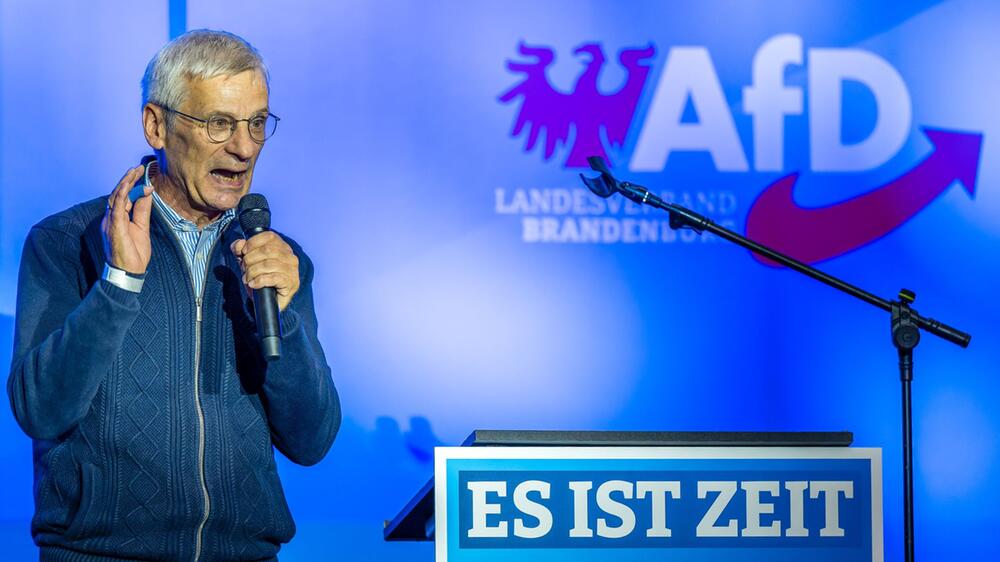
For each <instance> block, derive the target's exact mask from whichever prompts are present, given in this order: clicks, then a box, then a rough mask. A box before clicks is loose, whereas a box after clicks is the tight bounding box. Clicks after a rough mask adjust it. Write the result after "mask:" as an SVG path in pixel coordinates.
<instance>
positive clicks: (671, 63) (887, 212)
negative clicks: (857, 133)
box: [499, 34, 982, 263]
mask: <svg viewBox="0 0 1000 562" xmlns="http://www.w3.org/2000/svg"><path fill="white" fill-rule="evenodd" d="M519 52H520V54H521V56H522V58H523V59H528V60H510V61H508V63H507V68H508V69H509V70H510V71H512V72H514V73H516V74H519V75H522V76H523V78H522V80H521V81H520V82H519V83H517V84H516V85H514V86H513V87H512V88H511V89H509V90H508V91H506V92H504V93H503V94H502V95H501V96H500V98H499V99H500V101H501V102H503V103H513V102H515V101H520V109H519V112H518V114H517V117H516V120H515V123H514V127H513V130H512V132H511V136H513V137H518V136H523V135H526V136H527V140H526V144H525V148H524V150H525V151H526V152H529V151H532V150H534V149H535V148H536V146H537V145H538V143H539V139H541V138H544V147H543V156H544V158H545V160H550V159H551V158H553V157H554V156H555V155H556V152H557V149H559V148H564V147H565V146H566V145H567V144H570V146H569V149H568V155H567V156H566V159H565V162H564V166H565V167H567V168H580V167H586V165H587V164H586V160H585V158H586V156H589V155H594V154H596V155H601V156H604V157H605V159H607V160H608V161H609V162H611V163H612V164H618V165H621V164H622V163H623V162H625V161H627V167H628V169H629V170H630V171H633V172H662V171H663V170H664V168H665V167H666V163H667V159H668V157H669V156H670V154H671V153H672V152H675V151H688V152H690V151H700V152H704V153H707V154H708V155H709V156H710V157H711V160H712V162H713V164H714V167H715V169H716V170H718V171H720V172H752V171H753V172H781V171H787V170H786V167H785V162H784V154H785V145H786V139H785V134H784V133H785V119H786V117H789V116H797V115H806V117H807V119H808V156H809V171H812V172H864V171H868V170H872V169H875V168H878V167H879V166H881V165H883V164H885V163H886V162H888V161H889V160H890V159H891V158H892V157H893V156H895V155H896V154H897V153H898V152H899V151H900V149H901V148H902V147H903V145H904V144H905V142H906V141H907V139H908V137H909V135H910V130H911V126H912V105H911V100H910V94H909V91H908V89H907V86H906V83H905V82H904V80H903V78H902V77H901V76H900V74H899V72H898V71H897V70H896V69H895V68H893V66H892V65H891V64H889V63H888V62H887V61H886V60H885V59H883V58H881V57H879V56H878V55H875V54H873V53H871V52H868V51H864V50H860V49H828V48H824V49H820V48H810V49H808V51H807V53H806V50H805V49H804V48H803V42H802V38H801V37H799V36H797V35H792V34H783V35H778V36H775V37H772V38H771V39H769V40H767V41H766V42H764V44H762V45H761V46H760V48H759V49H758V50H757V52H756V53H755V54H754V56H753V60H752V63H751V64H752V66H751V79H752V83H751V84H749V85H746V86H745V87H743V88H742V104H741V106H738V108H737V109H736V110H737V111H738V110H742V112H743V113H744V114H745V115H748V116H749V117H750V119H751V123H752V127H753V130H752V142H753V146H752V154H753V161H752V163H751V162H750V161H749V160H748V158H747V151H746V150H745V149H744V146H743V144H742V142H741V140H740V137H739V134H738V133H737V129H736V125H735V122H734V119H733V114H732V113H731V110H730V106H729V103H728V102H727V100H726V97H725V94H724V93H723V88H722V85H721V83H720V81H719V77H718V74H717V72H716V71H715V67H714V65H713V63H712V59H711V56H710V54H709V51H708V49H706V48H705V47H673V48H671V49H670V50H669V52H668V53H667V58H666V60H665V63H664V64H663V68H662V71H661V73H660V76H659V79H658V81H657V82H656V84H655V86H654V89H653V91H652V93H651V96H649V100H650V101H649V104H648V107H647V109H646V112H645V116H644V118H643V120H642V122H641V123H640V124H639V130H638V131H637V135H636V137H635V138H636V142H635V147H634V149H633V150H632V153H631V155H624V154H621V152H622V147H623V145H624V143H625V141H626V139H627V138H628V135H629V131H630V130H631V128H632V127H633V126H634V125H635V124H636V123H635V120H636V113H637V108H638V105H639V100H640V98H641V97H642V96H643V93H644V90H645V88H646V86H647V84H651V83H652V82H650V81H649V75H650V70H651V65H652V61H653V59H654V57H655V55H656V50H655V47H654V46H653V45H649V46H646V47H643V48H634V49H625V50H623V51H622V52H621V53H620V54H619V57H618V61H619V63H620V64H621V65H622V67H623V69H624V70H625V73H626V76H627V78H626V80H625V84H624V85H623V86H622V87H621V88H620V89H619V90H618V91H615V92H602V91H600V90H599V88H598V78H599V76H600V73H601V70H602V68H603V67H604V65H605V63H606V58H605V55H604V53H603V50H602V48H601V46H600V44H597V43H589V44H585V45H583V46H581V47H579V48H578V49H576V50H575V51H574V54H576V55H583V56H584V57H585V58H586V59H587V60H586V61H585V67H584V70H583V71H582V72H581V74H580V75H579V77H578V78H577V80H576V83H575V85H574V87H573V90H572V91H571V92H569V93H564V92H561V91H559V90H557V89H556V88H555V87H553V86H552V84H551V83H550V82H549V81H548V78H547V76H546V69H547V68H548V67H549V66H550V65H551V64H552V63H553V61H554V60H555V55H554V53H553V51H552V49H549V48H546V47H529V46H527V45H525V44H523V43H522V44H521V45H520V46H519ZM805 54H808V64H805V60H806V59H805V57H804V55H805ZM792 66H800V67H803V68H804V69H805V73H806V74H805V78H806V79H805V82H806V88H808V93H809V103H808V108H807V107H806V104H805V103H804V97H805V96H804V92H803V89H802V88H800V87H796V86H791V85H788V84H786V83H785V73H786V70H787V69H788V68H789V67H792ZM846 82H854V83H857V84H860V85H862V86H863V87H864V88H865V89H867V91H868V92H869V93H870V94H871V97H872V99H873V100H874V103H875V108H876V118H875V124H874V127H873V128H872V129H871V131H870V132H869V133H868V134H867V136H866V137H865V138H863V139H860V140H852V142H845V141H844V139H843V138H842V135H841V131H842V126H843V120H844V114H843V105H844V104H843V99H842V94H843V89H844V84H845V83H846ZM689 106H690V108H692V109H693V110H694V113H695V114H696V115H697V118H696V120H694V121H692V120H691V119H690V117H689V116H687V115H686V109H687V108H688V107H689ZM923 132H924V134H926V136H927V138H928V139H929V140H930V142H931V143H932V144H933V146H934V149H933V150H932V151H931V153H930V154H928V155H927V156H926V157H925V158H924V159H923V160H922V161H921V162H918V163H917V164H915V165H914V167H913V168H912V169H910V170H908V171H906V172H904V173H903V174H902V175H900V176H899V177H898V178H896V179H894V180H892V181H890V182H888V183H886V184H884V185H881V186H877V187H875V188H873V189H872V190H871V191H869V192H868V193H865V194H862V195H860V196H857V197H854V198H852V199H849V200H847V201H840V202H835V203H832V204H830V205H827V206H824V207H818V208H803V207H801V206H799V205H798V204H796V203H795V200H794V197H793V195H794V193H793V192H794V187H795V184H796V182H797V180H798V179H799V177H800V172H797V171H796V172H792V173H790V174H788V175H786V176H785V177H782V178H780V179H779V180H777V181H775V182H774V183H772V184H771V185H769V186H767V187H766V188H765V189H764V190H763V192H762V193H761V194H760V195H759V197H758V198H757V200H756V201H755V202H754V204H753V205H752V206H751V208H750V212H749V214H748V215H747V217H746V230H747V234H748V235H749V236H750V237H751V238H754V239H756V240H758V241H760V242H762V243H764V244H767V245H770V246H773V247H776V248H777V249H779V250H781V251H784V252H786V253H789V254H791V255H793V256H795V257H797V258H798V259H800V260H802V261H806V262H809V263H814V262H817V261H821V260H824V259H828V258H831V257H834V256H838V255H841V254H844V253H846V252H849V251H851V250H853V249H856V248H858V247H860V246H862V245H865V244H867V243H869V242H872V241H874V240H876V239H878V238H880V237H882V236H884V235H885V234H887V233H889V232H891V231H892V230H894V229H895V228H897V227H899V226H900V225H902V224H903V223H904V222H906V221H907V220H909V219H910V218H912V217H913V216H914V215H915V214H916V213H918V212H919V211H920V210H922V209H923V208H924V207H926V206H927V205H928V204H930V203H931V202H932V201H933V200H934V199H935V198H936V197H937V196H938V195H940V194H941V193H942V192H943V191H944V190H946V189H947V188H948V187H949V186H950V185H951V184H952V183H953V182H954V181H955V180H959V181H960V182H961V183H962V184H963V186H964V187H965V189H966V190H967V191H968V193H969V195H970V197H971V196H972V195H974V192H975V183H976V174H977V170H978V166H979V153H980V146H981V143H982V135H981V134H970V133H961V132H954V131H943V130H936V129H929V128H924V129H923ZM626 157H627V158H626Z"/></svg>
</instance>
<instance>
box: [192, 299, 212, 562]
mask: <svg viewBox="0 0 1000 562" xmlns="http://www.w3.org/2000/svg"><path fill="white" fill-rule="evenodd" d="M201 299H202V297H198V298H197V299H195V301H194V304H195V319H194V405H195V409H197V410H198V476H199V480H200V481H201V496H202V499H203V500H204V504H205V512H204V514H202V516H201V521H200V522H199V523H198V530H197V531H196V533H195V537H194V560H195V562H197V561H198V558H199V557H200V556H201V542H202V533H204V531H205V523H207V522H208V514H209V511H210V510H211V509H212V501H211V499H210V498H209V497H208V484H207V483H206V482H205V412H204V410H202V408H201V380H200V379H201V306H202V300H201Z"/></svg>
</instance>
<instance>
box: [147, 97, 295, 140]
mask: <svg viewBox="0 0 1000 562" xmlns="http://www.w3.org/2000/svg"><path fill="white" fill-rule="evenodd" d="M160 107H162V108H163V110H164V111H167V112H170V113H176V114H177V115H181V116H183V117H187V118H188V119H191V120H192V121H197V122H198V123H201V124H202V126H203V127H204V128H205V135H206V136H207V137H208V140H209V141H210V142H212V143H214V144H222V143H224V142H226V141H228V140H229V139H231V138H233V135H235V134H236V127H237V126H238V124H239V123H240V122H246V124H247V134H248V135H250V140H252V141H254V142H255V143H257V144H264V141H266V140H267V139H269V138H271V137H273V136H274V133H276V132H277V131H278V122H279V121H281V117H278V116H277V115H275V114H273V113H271V112H270V111H268V112H267V116H268V117H274V131H273V132H272V133H271V134H270V135H267V136H266V137H264V138H263V139H260V140H257V139H255V138H254V136H253V132H252V131H251V130H250V120H251V119H253V118H255V117H259V116H260V115H253V116H250V117H247V118H246V119H236V118H235V117H233V116H231V115H226V114H225V113H213V114H211V115H209V116H208V119H202V118H200V117H195V116H194V115H189V114H187V113H184V112H183V111H178V110H176V109H174V108H172V107H167V106H165V105H161V106H160ZM216 116H218V117H226V118H228V119H232V121H233V126H232V127H230V128H229V136H228V137H226V138H224V139H222V140H215V139H213V138H212V134H211V133H210V132H208V122H209V121H211V120H212V118H213V117H216Z"/></svg>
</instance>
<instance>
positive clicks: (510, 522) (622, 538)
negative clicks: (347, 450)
mask: <svg viewBox="0 0 1000 562" xmlns="http://www.w3.org/2000/svg"><path fill="white" fill-rule="evenodd" d="M852 441H853V436H852V434H851V433H849V432H778V433H758V432H721V433H720V432H588V431H583V432H558V431H484V430H479V431H475V432H473V433H472V435H470V436H469V439H468V440H466V442H465V444H464V445H463V446H462V447H439V448H437V449H436V450H435V461H434V478H433V479H432V480H431V481H430V482H428V483H427V485H425V486H424V487H423V488H422V489H421V490H420V491H419V492H418V493H417V495H416V496H414V497H413V499H412V500H411V501H410V502H409V503H408V504H407V505H406V506H405V507H404V508H403V510H402V511H401V512H400V513H399V514H398V515H397V516H396V517H395V518H394V519H393V520H392V521H389V522H386V526H385V530H384V535H385V539H386V540H389V541H394V540H434V541H435V559H436V560H438V561H448V562H494V561H504V560H512V561H517V562H533V561H539V562H541V561H545V562H558V561H562V560H567V561H570V560H571V561H573V562H590V561H594V562H596V561H612V560H613V561H615V562H619V561H621V562H630V561H636V562H639V561H652V560H671V561H698V562H704V561H709V560H726V561H736V562H739V561H747V562H751V561H754V562H757V561H768V562H784V561H787V562H793V561H794V562H799V561H802V560H807V561H809V562H834V561H837V562H840V561H844V562H846V561H850V562H855V561H865V562H881V561H882V559H883V544H882V481H881V480H882V467H881V450H880V449H869V448H856V447H850V445H851V443H852Z"/></svg>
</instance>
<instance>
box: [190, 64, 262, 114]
mask: <svg viewBox="0 0 1000 562" xmlns="http://www.w3.org/2000/svg"><path fill="white" fill-rule="evenodd" d="M268 90H269V89H268V84H267V81H266V80H265V79H264V76H263V75H262V74H261V72H260V71H259V70H247V71H244V72H241V73H239V74H220V75H218V76H214V77H211V78H197V77H187V78H186V79H185V94H186V95H185V96H184V101H183V102H182V106H184V107H186V108H187V109H190V110H200V111H210V112H213V113H230V114H234V115H235V113H234V112H250V113H257V112H260V111H265V110H267V109H268V97H269V91H268Z"/></svg>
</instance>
